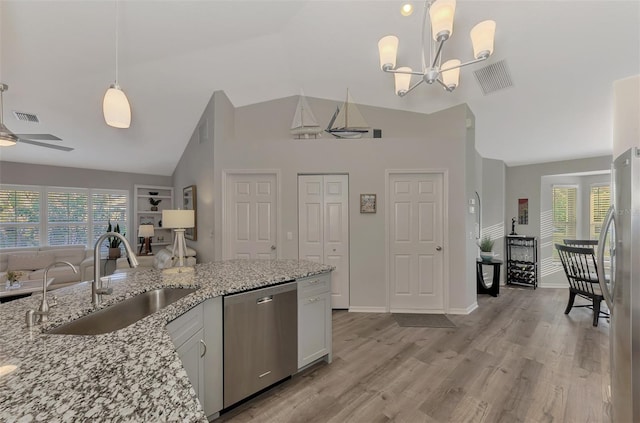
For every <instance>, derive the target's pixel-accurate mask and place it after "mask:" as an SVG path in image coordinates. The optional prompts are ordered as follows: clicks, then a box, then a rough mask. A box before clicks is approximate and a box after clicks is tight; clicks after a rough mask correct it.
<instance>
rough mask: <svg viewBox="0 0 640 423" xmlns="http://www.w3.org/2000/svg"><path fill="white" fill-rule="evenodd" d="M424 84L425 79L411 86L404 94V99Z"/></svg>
mask: <svg viewBox="0 0 640 423" xmlns="http://www.w3.org/2000/svg"><path fill="white" fill-rule="evenodd" d="M423 82H424V79H421V80H420V81H418V82H416V83H415V84H413V85H412V86H410V87H409V89H408V90H407V91H406V92H405V93H404V94H402V96H403V97H404V96H405V95H407V94H409V93H410V92H411V91H413V89H414V88H415V87H417V86H418V85H420V84H422V83H423Z"/></svg>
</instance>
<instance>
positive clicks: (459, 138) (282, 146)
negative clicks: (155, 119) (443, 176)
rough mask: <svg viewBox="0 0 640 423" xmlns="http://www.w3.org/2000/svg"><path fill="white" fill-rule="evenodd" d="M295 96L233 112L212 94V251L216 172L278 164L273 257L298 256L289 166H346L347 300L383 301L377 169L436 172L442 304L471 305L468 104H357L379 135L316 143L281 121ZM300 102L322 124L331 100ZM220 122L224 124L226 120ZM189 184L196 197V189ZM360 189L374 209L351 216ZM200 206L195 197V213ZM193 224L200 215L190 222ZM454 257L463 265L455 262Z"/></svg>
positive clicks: (217, 211)
mask: <svg viewBox="0 0 640 423" xmlns="http://www.w3.org/2000/svg"><path fill="white" fill-rule="evenodd" d="M297 100H298V97H297V96H294V97H288V98H284V99H278V100H273V101H269V102H266V103H260V104H254V105H250V106H245V107H241V108H238V109H234V107H233V105H232V104H231V103H230V102H229V100H228V98H226V96H225V95H224V93H222V92H216V93H214V104H215V107H214V109H215V110H214V113H215V122H214V134H215V135H214V154H213V163H214V175H213V180H214V199H216V200H218V201H214V202H213V213H212V214H213V216H214V222H215V226H214V251H213V253H212V254H213V256H214V257H215V258H216V259H219V258H221V257H222V219H221V215H222V213H221V211H222V210H221V206H222V204H221V201H219V199H221V196H222V186H221V179H222V172H223V170H230V169H280V171H281V178H282V179H281V186H280V189H281V209H280V212H281V216H280V221H281V222H282V225H281V227H280V228H279V233H278V237H279V240H280V257H282V258H297V256H298V241H297V240H298V216H297V175H298V173H310V172H312V173H348V174H349V183H350V186H349V190H350V198H349V203H350V241H351V248H350V254H351V274H350V277H351V292H350V294H351V304H352V305H353V306H354V307H356V308H358V307H360V308H383V307H385V306H386V297H387V293H386V290H387V286H386V276H385V272H386V267H385V215H386V210H385V204H386V199H385V170H386V169H436V170H446V171H447V172H448V183H449V196H448V198H447V203H448V212H447V218H448V222H449V227H448V228H447V230H445V232H446V234H447V235H446V236H447V237H448V245H445V248H448V252H449V254H450V257H451V259H450V261H451V263H450V264H449V266H448V268H447V271H448V275H449V281H450V285H449V298H450V307H451V309H452V310H453V311H454V312H456V311H457V312H461V311H465V310H469V309H471V308H472V307H473V306H474V305H475V273H474V271H473V267H472V266H473V264H472V263H473V262H472V261H470V260H472V259H473V258H475V251H474V253H473V257H471V258H470V259H467V257H466V255H467V254H468V251H469V250H470V248H469V245H473V244H474V241H473V240H468V239H467V237H466V232H467V231H468V229H469V228H470V223H469V216H468V214H469V213H468V212H467V206H466V205H467V202H468V198H471V197H469V195H470V194H469V193H470V192H471V193H473V188H472V189H469V188H468V187H467V185H468V183H469V180H473V179H475V178H474V175H475V173H474V172H475V170H474V168H473V167H472V169H471V177H469V175H468V174H467V169H466V166H465V161H466V159H465V157H466V153H465V151H466V150H468V149H469V148H472V147H473V138H472V137H470V136H469V134H468V133H467V128H466V126H465V123H466V119H467V117H468V108H467V107H466V106H465V105H461V106H456V107H454V108H451V109H448V110H445V111H442V112H439V113H436V114H433V115H423V114H418V113H409V112H403V111H397V110H388V109H381V108H375V107H367V106H359V108H360V110H361V112H362V114H363V115H364V116H365V117H366V119H367V120H368V121H369V123H370V125H371V126H372V127H374V128H381V129H382V130H383V138H382V139H376V140H373V139H362V140H336V139H334V138H333V137H332V136H330V135H328V134H324V135H323V137H322V138H320V139H317V140H293V139H292V137H291V136H290V134H289V126H290V122H291V119H292V117H293V114H294V111H295V107H296V104H297ZM308 100H309V103H310V107H311V108H312V110H313V112H314V114H315V115H316V117H317V118H318V121H319V122H321V123H322V124H324V122H328V121H329V119H330V117H331V115H332V114H333V112H334V110H335V107H336V105H337V103H336V102H333V101H328V100H322V99H316V98H308ZM230 122H234V126H233V127H231V125H230ZM210 130H211V129H210ZM474 154H475V153H474ZM192 162H193V158H191V159H186V160H184V161H181V164H180V165H179V167H180V169H176V175H178V174H180V175H183V176H181V178H183V179H181V180H186V179H187V178H188V176H186V175H187V171H185V170H184V169H187V168H191V169H193V166H192ZM198 183H199V182H198ZM176 186H177V185H176ZM472 187H475V184H474V185H472ZM198 191H199V193H198V194H199V196H200V195H201V194H200V192H201V191H200V189H199V190H198ZM365 192H366V193H376V194H377V195H378V213H376V214H374V215H361V214H360V213H359V208H358V204H359V195H360V194H361V193H365ZM201 210H202V209H201V205H200V202H199V204H198V215H199V217H200V215H201ZM206 213H210V212H209V211H207V212H206ZM200 224H201V219H199V220H198V225H200ZM471 225H472V223H471ZM286 232H292V233H293V234H294V237H293V240H292V241H287V240H286V237H285V236H284V235H285V234H286ZM199 236H200V234H199ZM199 253H201V252H200V251H199ZM203 254H210V253H203ZM460 262H464V263H468V264H469V263H471V264H469V265H468V266H460V265H459V263H460Z"/></svg>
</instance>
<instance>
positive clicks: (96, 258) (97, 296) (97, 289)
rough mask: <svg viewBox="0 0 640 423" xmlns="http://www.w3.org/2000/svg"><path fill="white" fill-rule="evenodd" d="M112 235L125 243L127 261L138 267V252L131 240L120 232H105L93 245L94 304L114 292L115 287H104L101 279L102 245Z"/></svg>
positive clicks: (92, 285)
mask: <svg viewBox="0 0 640 423" xmlns="http://www.w3.org/2000/svg"><path fill="white" fill-rule="evenodd" d="M111 237H116V238H119V239H120V240H121V241H122V243H123V244H124V249H125V251H126V253H127V261H128V262H129V266H131V267H138V260H137V259H136V253H135V252H134V251H133V249H132V248H131V245H130V244H129V241H127V238H125V237H124V236H122V234H120V233H118V232H107V233H105V234H103V235H102V236H101V237H100V238H98V240H97V241H96V244H95V246H94V247H93V282H92V284H91V304H93V305H94V306H98V305H100V302H101V301H102V295H103V294H106V295H109V294H111V293H112V292H113V288H103V287H102V282H101V280H100V245H102V242H103V241H104V240H105V239H107V238H111Z"/></svg>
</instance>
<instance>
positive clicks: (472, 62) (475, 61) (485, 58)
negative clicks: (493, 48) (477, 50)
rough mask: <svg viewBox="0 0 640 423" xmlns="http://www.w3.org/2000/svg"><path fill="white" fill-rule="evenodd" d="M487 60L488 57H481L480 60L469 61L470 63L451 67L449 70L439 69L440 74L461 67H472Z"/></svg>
mask: <svg viewBox="0 0 640 423" xmlns="http://www.w3.org/2000/svg"><path fill="white" fill-rule="evenodd" d="M488 58H489V56H487V57H481V58H479V59H475V60H471V61H469V62H466V63H462V64H460V65H458V66H452V67H450V68H446V69H440V73H442V72H446V71H450V70H452V69H458V68H462V67H464V66H469V65H473V64H475V63H478V62H483V61H485V60H487V59H488Z"/></svg>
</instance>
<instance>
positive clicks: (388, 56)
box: [378, 35, 398, 70]
mask: <svg viewBox="0 0 640 423" xmlns="http://www.w3.org/2000/svg"><path fill="white" fill-rule="evenodd" d="M378 52H379V53H380V69H382V70H384V69H385V67H387V68H388V69H393V68H395V67H396V55H397V53H398V37H396V36H395V35H387V36H386V37H382V38H380V41H378Z"/></svg>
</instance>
